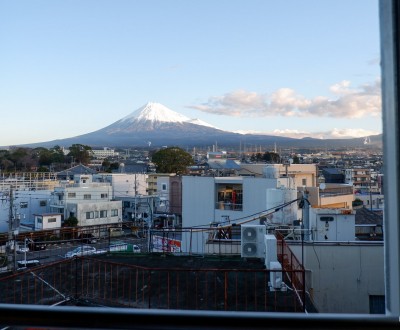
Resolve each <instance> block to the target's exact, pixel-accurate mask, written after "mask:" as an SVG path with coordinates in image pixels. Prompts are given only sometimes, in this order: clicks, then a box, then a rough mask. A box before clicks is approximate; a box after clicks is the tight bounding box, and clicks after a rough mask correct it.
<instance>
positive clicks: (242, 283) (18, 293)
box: [0, 141, 385, 314]
mask: <svg viewBox="0 0 400 330" xmlns="http://www.w3.org/2000/svg"><path fill="white" fill-rule="evenodd" d="M0 159H1V160H2V162H1V164H2V168H1V169H2V170H1V172H0V201H1V205H2V207H1V209H0V230H1V232H2V234H1V235H0V248H1V250H0V253H1V254H0V258H1V263H2V268H1V279H0V286H1V288H2V292H3V293H2V295H1V298H0V299H1V301H0V302H1V303H12V304H19V303H21V302H22V303H29V304H38V305H41V304H45V305H54V304H65V305H77V304H78V303H79V304H82V303H83V302H85V303H86V304H91V305H93V306H96V305H98V306H100V305H101V306H103V305H106V306H114V307H115V306H118V307H134V308H148V309H165V308H167V309H169V308H175V309H189V310H236V311H281V312H302V313H361V314H363V313H365V314H369V313H372V314H376V313H381V314H382V313H384V311H385V286H384V248H383V239H384V237H383V207H384V194H383V186H384V184H385V180H384V173H383V171H382V168H383V161H382V159H383V158H382V150H381V148H378V147H376V146H372V145H369V144H368V141H366V143H365V146H364V147H360V148H355V149H349V148H342V149H338V148H333V149H329V148H324V149H306V148H302V149H296V148H279V146H277V145H273V146H271V148H270V149H269V150H267V148H266V147H262V146H247V147H246V148H244V147H243V149H241V150H234V149H233V148H229V147H227V148H223V147H221V146H218V145H217V144H215V145H213V146H210V147H207V148H203V149H201V148H198V147H197V148H192V149H191V150H183V149H181V148H179V147H168V146H164V147H162V148H150V147H148V148H142V149H126V148H124V149H118V148H116V149H113V148H109V147H104V148H100V149H94V148H93V149H92V148H91V147H90V146H87V145H81V144H74V145H72V146H71V147H69V148H63V147H60V146H55V147H53V148H50V149H46V148H38V149H30V148H22V147H15V148H9V149H8V150H2V151H0ZM178 160H179V161H178ZM78 260H79V262H77V261H78ZM150 273H151V274H153V275H152V276H151V277H148V274H150ZM31 274H35V276H34V279H32V275H31ZM77 274H79V276H78V275H77ZM106 278H108V280H107V279H106ZM343 279H346V281H344V280H343ZM16 280H18V281H19V282H20V283H21V285H20V286H18V288H13V289H11V288H12V286H9V284H10V283H11V282H13V281H16ZM39 283H40V284H39ZM43 283H51V285H50V284H48V285H46V284H43ZM150 283H151V285H150ZM238 283H239V284H238ZM37 285H41V286H43V285H44V287H43V289H42V290H40V292H39V291H37V290H35V289H34V288H35V287H36V286H37ZM150 286H151V287H152V290H150ZM128 287H129V288H131V289H129V290H128ZM132 288H135V289H132ZM146 288H147V289H146ZM193 290H195V292H196V296H192V297H191V298H190V299H189V296H188V292H193ZM243 297H245V299H244V298H243Z"/></svg>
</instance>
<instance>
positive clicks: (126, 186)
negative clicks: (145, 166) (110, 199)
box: [93, 173, 147, 197]
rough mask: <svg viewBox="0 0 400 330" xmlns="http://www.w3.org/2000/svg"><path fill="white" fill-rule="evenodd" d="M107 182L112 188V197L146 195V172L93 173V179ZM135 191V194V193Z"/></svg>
mask: <svg viewBox="0 0 400 330" xmlns="http://www.w3.org/2000/svg"><path fill="white" fill-rule="evenodd" d="M99 180H102V181H103V182H109V183H111V185H112V188H113V196H114V197H126V196H135V195H146V194H147V193H146V188H147V183H146V180H147V174H141V173H136V174H122V173H121V174H120V173H113V174H94V175H93V181H99ZM135 191H136V194H135Z"/></svg>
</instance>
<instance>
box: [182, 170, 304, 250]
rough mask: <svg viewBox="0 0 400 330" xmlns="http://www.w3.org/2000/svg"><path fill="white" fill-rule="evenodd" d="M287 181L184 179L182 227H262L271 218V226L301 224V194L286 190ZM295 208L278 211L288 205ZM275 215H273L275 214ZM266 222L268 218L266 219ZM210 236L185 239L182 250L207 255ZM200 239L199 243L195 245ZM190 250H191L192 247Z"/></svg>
mask: <svg viewBox="0 0 400 330" xmlns="http://www.w3.org/2000/svg"><path fill="white" fill-rule="evenodd" d="M288 181H290V180H287V179H286V178H282V179H281V178H275V177H263V178H262V177H257V178H255V177H238V176H237V177H203V176H183V177H182V227H183V228H188V227H192V228H201V227H203V228H207V227H209V226H211V225H212V224H214V225H218V224H228V223H230V224H232V223H235V224H241V223H243V222H245V221H251V219H252V217H254V219H255V220H254V221H252V222H251V223H253V224H259V223H260V219H259V217H260V214H261V213H265V214H267V215H266V217H267V218H268V222H270V223H280V224H282V223H292V222H293V221H295V220H297V217H298V216H297V203H296V200H297V190H296V189H294V188H286V187H287V186H293V183H290V184H288ZM288 201H294V202H293V203H292V204H290V205H288V206H286V207H284V208H281V209H280V210H278V211H276V212H274V211H275V208H276V207H277V206H279V205H282V204H283V203H285V202H288ZM271 211H273V212H271ZM265 220H266V218H265ZM207 234H208V233H207V232H205V231H204V232H202V231H200V230H197V231H195V232H193V233H192V236H191V237H190V240H191V241H190V242H189V241H188V238H187V237H183V239H182V240H183V241H182V249H183V251H186V250H185V249H189V248H190V250H191V252H199V253H200V252H204V242H205V240H206V238H205V236H206V235H207ZM195 239H197V241H195ZM189 246H190V247H189Z"/></svg>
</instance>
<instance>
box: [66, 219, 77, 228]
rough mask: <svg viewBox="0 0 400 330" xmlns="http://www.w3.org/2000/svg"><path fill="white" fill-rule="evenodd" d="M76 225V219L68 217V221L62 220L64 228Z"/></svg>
mask: <svg viewBox="0 0 400 330" xmlns="http://www.w3.org/2000/svg"><path fill="white" fill-rule="evenodd" d="M77 225H78V219H77V218H76V217H73V216H70V217H69V218H68V219H65V220H64V225H63V226H64V227H76V226H77Z"/></svg>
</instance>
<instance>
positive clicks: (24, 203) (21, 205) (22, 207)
mask: <svg viewBox="0 0 400 330" xmlns="http://www.w3.org/2000/svg"><path fill="white" fill-rule="evenodd" d="M19 207H20V208H21V209H27V208H28V202H20V203H19Z"/></svg>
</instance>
